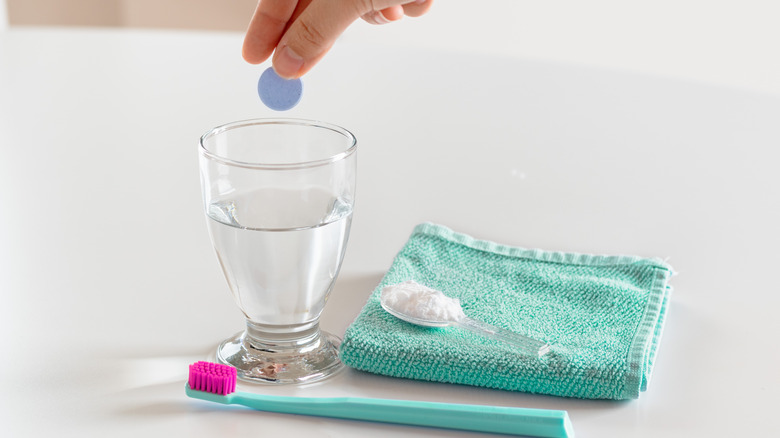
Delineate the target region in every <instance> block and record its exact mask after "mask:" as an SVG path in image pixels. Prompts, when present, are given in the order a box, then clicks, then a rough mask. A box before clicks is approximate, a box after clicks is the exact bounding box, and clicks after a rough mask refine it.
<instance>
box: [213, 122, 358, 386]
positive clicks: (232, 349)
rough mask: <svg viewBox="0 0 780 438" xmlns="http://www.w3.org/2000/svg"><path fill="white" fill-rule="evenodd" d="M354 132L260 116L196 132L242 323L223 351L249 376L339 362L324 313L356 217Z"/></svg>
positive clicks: (285, 379) (322, 371) (320, 368)
mask: <svg viewBox="0 0 780 438" xmlns="http://www.w3.org/2000/svg"><path fill="white" fill-rule="evenodd" d="M356 148H357V142H356V140H355V137H354V136H353V135H352V134H351V133H350V132H349V131H347V130H345V129H343V128H340V127H338V126H334V125H330V124H327V123H321V122H315V121H308V120H295V119H256V120H247V121H242V122H235V123H229V124H227V125H223V126H219V127H217V128H214V129H212V130H211V131H209V132H207V133H206V134H204V135H203V137H201V139H200V147H199V155H200V157H199V158H200V180H201V187H202V189H203V205H204V208H205V212H206V217H207V223H208V229H209V233H210V235H211V241H212V243H213V245H214V249H215V250H216V253H217V258H218V260H219V263H220V265H221V266H222V271H223V272H224V274H225V278H226V279H227V283H228V286H229V288H230V291H231V292H232V294H233V298H234V299H235V302H236V304H238V307H239V308H240V309H241V311H242V312H243V313H244V315H245V316H246V330H244V331H242V332H240V333H238V334H236V335H235V336H233V337H231V338H229V339H227V340H225V341H224V342H223V343H222V344H221V345H220V346H219V347H218V349H217V360H218V361H219V362H222V363H225V364H228V365H232V366H234V367H236V369H237V370H238V376H239V377H240V378H242V379H244V380H250V381H256V382H268V383H304V382H312V381H316V380H320V379H322V378H325V377H328V376H330V375H332V374H334V373H336V372H338V371H339V370H340V369H341V368H342V366H343V365H342V364H341V361H340V360H339V357H338V345H339V343H340V340H339V338H338V337H336V336H334V335H332V334H329V333H327V332H324V331H321V330H320V328H319V318H320V314H321V313H322V310H323V308H324V307H325V303H326V302H327V300H328V296H329V294H330V292H331V289H332V288H333V283H334V282H335V280H336V276H337V275H338V273H339V269H340V267H341V261H342V259H343V257H344V251H345V249H346V245H347V239H348V237H349V229H350V225H351V222H352V206H353V205H354V199H355V170H356V169H355V162H356V153H355V152H356Z"/></svg>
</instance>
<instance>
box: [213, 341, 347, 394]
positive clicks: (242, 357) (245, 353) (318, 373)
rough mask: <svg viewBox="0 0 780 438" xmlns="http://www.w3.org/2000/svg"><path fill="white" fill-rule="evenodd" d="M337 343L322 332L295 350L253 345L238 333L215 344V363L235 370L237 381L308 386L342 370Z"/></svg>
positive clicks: (253, 343)
mask: <svg viewBox="0 0 780 438" xmlns="http://www.w3.org/2000/svg"><path fill="white" fill-rule="evenodd" d="M340 344H341V339H339V338H338V337H337V336H334V335H332V334H330V333H327V332H324V331H319V333H318V335H317V336H315V337H314V338H313V339H312V340H311V341H310V342H307V343H306V344H305V345H300V346H296V347H295V348H290V347H289V346H283V347H282V346H279V345H270V344H268V343H260V342H256V341H254V342H253V340H252V339H251V338H250V337H249V336H247V334H246V332H240V333H238V334H236V335H235V336H233V337H232V338H229V339H227V340H225V341H224V342H222V344H220V345H219V348H217V361H218V362H220V363H223V364H227V365H230V366H233V367H235V368H236V370H237V371H238V378H239V379H241V380H246V381H249V382H252V383H268V384H295V383H299V384H300V383H310V382H316V381H319V380H322V379H325V378H327V377H330V376H332V375H334V374H336V373H338V372H339V371H341V370H342V369H343V368H344V364H342V363H341V360H340V359H339V352H338V347H339V345H340Z"/></svg>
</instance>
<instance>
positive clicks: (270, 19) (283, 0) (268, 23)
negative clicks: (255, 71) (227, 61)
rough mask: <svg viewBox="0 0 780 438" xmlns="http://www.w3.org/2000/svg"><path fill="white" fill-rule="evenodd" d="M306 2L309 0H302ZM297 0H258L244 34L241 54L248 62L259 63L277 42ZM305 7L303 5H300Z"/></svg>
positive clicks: (269, 54) (271, 51) (293, 10)
mask: <svg viewBox="0 0 780 438" xmlns="http://www.w3.org/2000/svg"><path fill="white" fill-rule="evenodd" d="M302 2H305V3H306V4H308V3H310V2H311V0H302ZM298 3H299V2H297V1H294V0H260V2H259V3H258V4H257V8H256V9H255V13H254V14H253V15H252V20H251V21H250V22H249V27H248V28H247V30H246V36H244V45H243V47H242V49H241V55H242V56H243V57H244V60H246V61H247V62H248V63H250V64H259V63H261V62H263V61H265V60H266V59H268V57H269V56H271V53H273V51H274V48H275V47H276V45H277V44H279V40H280V39H281V38H282V35H283V34H284V31H285V29H287V25H288V23H289V22H290V19H291V18H293V12H295V9H296V6H297V5H298ZM302 6H304V7H305V5H302Z"/></svg>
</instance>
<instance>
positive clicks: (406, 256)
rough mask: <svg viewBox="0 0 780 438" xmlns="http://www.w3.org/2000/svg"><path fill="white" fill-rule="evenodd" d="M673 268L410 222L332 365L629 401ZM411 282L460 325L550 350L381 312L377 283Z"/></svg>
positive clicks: (644, 377) (648, 366)
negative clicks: (457, 313) (491, 328)
mask: <svg viewBox="0 0 780 438" xmlns="http://www.w3.org/2000/svg"><path fill="white" fill-rule="evenodd" d="M671 275H672V269H671V267H670V266H669V265H667V264H666V263H664V262H663V261H660V260H656V259H644V258H640V257H632V256H600V255H588V254H571V253H560V252H548V251H541V250H528V249H523V248H517V247H510V246H505V245H500V244H497V243H493V242H488V241H484V240H476V239H474V238H472V237H470V236H467V235H464V234H460V233H456V232H454V231H452V230H450V229H448V228H445V227H443V226H440V225H435V224H430V223H427V224H422V225H418V226H417V227H416V228H415V230H414V232H413V233H412V236H411V237H410V238H409V241H408V242H407V243H406V245H405V246H404V248H403V249H402V250H401V252H400V253H399V254H398V255H397V256H396V258H395V260H394V262H393V264H392V266H391V268H390V270H389V271H388V272H387V274H386V275H385V277H384V278H383V279H382V282H381V283H380V284H379V286H377V288H376V290H374V292H373V294H372V295H371V297H370V298H369V300H368V302H367V303H366V305H365V307H364V308H363V310H362V311H361V312H360V314H359V315H358V317H357V318H356V319H355V321H354V322H353V323H352V324H351V325H350V327H349V328H348V329H347V332H346V334H345V336H344V341H343V343H342V345H341V358H342V360H343V361H344V363H345V364H347V365H348V366H350V367H353V368H356V369H359V370H363V371H368V372H372V373H378V374H384V375H388V376H395V377H402V378H408V379H421V380H430V381H437V382H448V383H457V384H466V385H475V386H483V387H489V388H498V389H505V390H511V391H523V392H530V393H539V394H550V395H557V396H565V397H577V398H591V399H616V400H619V399H631V398H638V397H639V393H640V392H641V391H644V390H645V389H646V387H647V383H648V381H649V380H650V374H651V371H652V368H653V359H654V358H655V354H656V351H657V348H658V342H659V340H660V338H661V332H662V329H663V323H664V315H665V313H666V307H667V304H668V301H669V295H670V291H671V288H670V287H669V285H668V280H669V277H670V276H671ZM407 280H414V281H416V282H418V283H420V284H423V285H426V286H428V287H431V288H434V289H438V290H440V291H442V292H444V293H445V294H446V295H448V296H450V297H453V298H458V299H460V302H461V305H462V307H463V310H464V312H465V313H466V315H467V316H469V317H471V318H474V319H479V320H482V321H485V322H487V323H490V324H493V325H496V326H500V327H504V328H506V329H509V330H512V331H514V332H517V333H520V334H523V335H526V336H530V337H532V338H536V339H539V340H542V341H545V342H547V343H549V344H550V345H552V351H551V352H550V353H548V354H547V355H545V356H543V357H541V358H536V357H530V356H525V355H520V354H517V353H515V352H513V351H512V348H511V347H510V346H506V345H504V344H502V343H500V342H498V341H495V340H492V339H489V338H486V337H482V336H480V335H478V334H475V333H471V332H468V331H465V330H462V329H458V328H455V327H448V328H425V327H417V326H414V325H412V324H409V323H406V322H404V321H401V320H399V319H396V318H395V317H393V316H391V315H390V314H388V313H386V312H385V311H384V310H383V309H382V308H381V306H380V304H379V293H380V291H381V289H382V288H383V287H384V286H387V285H390V284H395V283H401V282H403V281H407Z"/></svg>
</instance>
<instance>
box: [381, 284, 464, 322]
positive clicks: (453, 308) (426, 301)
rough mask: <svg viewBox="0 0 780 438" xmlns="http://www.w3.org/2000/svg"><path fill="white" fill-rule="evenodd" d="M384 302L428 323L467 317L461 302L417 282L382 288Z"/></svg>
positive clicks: (394, 308)
mask: <svg viewBox="0 0 780 438" xmlns="http://www.w3.org/2000/svg"><path fill="white" fill-rule="evenodd" d="M382 302H383V303H385V305H387V306H388V307H390V308H392V309H393V310H395V311H397V312H399V313H402V314H405V315H408V316H411V317H413V318H417V319H421V320H427V321H457V320H459V319H461V318H464V317H465V316H466V315H465V314H464V313H463V309H461V307H460V300H458V299H457V298H450V297H448V296H446V295H444V294H443V293H441V292H440V291H438V290H435V289H431V288H429V287H426V286H423V285H421V284H419V283H417V282H415V281H405V282H403V283H398V284H394V285H390V286H386V287H384V288H382Z"/></svg>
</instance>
